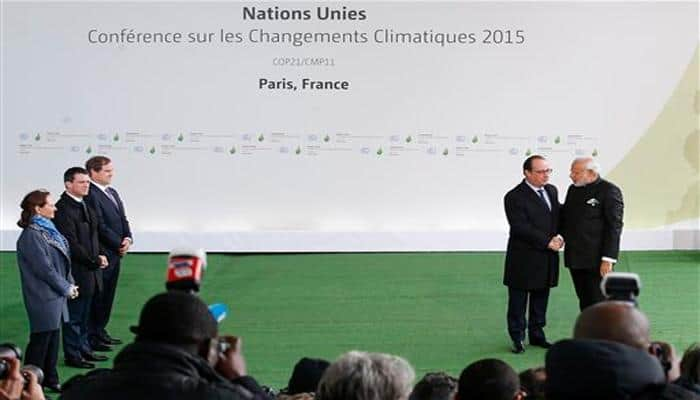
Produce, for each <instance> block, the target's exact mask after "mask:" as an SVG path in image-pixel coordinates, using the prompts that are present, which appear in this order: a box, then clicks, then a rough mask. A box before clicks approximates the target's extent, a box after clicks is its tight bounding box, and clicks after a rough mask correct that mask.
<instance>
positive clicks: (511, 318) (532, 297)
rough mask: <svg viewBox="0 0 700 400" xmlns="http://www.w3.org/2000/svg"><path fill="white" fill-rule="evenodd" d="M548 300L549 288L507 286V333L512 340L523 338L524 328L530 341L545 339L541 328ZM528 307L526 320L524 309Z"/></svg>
mask: <svg viewBox="0 0 700 400" xmlns="http://www.w3.org/2000/svg"><path fill="white" fill-rule="evenodd" d="M528 298H529V307H528ZM548 301H549V288H546V289H539V290H523V289H514V288H510V287H509V288H508V315H507V321H508V334H509V335H510V338H511V339H512V340H513V341H514V342H520V341H523V340H524V339H525V330H526V329H527V331H528V337H529V339H530V342H539V341H543V340H545V335H544V330H543V328H544V326H545V325H546V324H547V302H548ZM528 308H529V316H528V317H529V318H528V320H526V319H525V311H526V310H527V309H528Z"/></svg>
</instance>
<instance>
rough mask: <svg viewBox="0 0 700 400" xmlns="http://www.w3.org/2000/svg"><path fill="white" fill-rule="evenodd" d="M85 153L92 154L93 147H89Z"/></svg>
mask: <svg viewBox="0 0 700 400" xmlns="http://www.w3.org/2000/svg"><path fill="white" fill-rule="evenodd" d="M85 152H86V153H87V154H90V153H92V147H90V146H88V147H87V149H85Z"/></svg>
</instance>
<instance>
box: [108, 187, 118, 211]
mask: <svg viewBox="0 0 700 400" xmlns="http://www.w3.org/2000/svg"><path fill="white" fill-rule="evenodd" d="M105 194H106V195H107V197H108V198H109V199H110V200H112V203H114V205H115V206H116V207H117V208H119V203H117V191H116V190H114V189H113V188H111V187H108V188H107V189H105Z"/></svg>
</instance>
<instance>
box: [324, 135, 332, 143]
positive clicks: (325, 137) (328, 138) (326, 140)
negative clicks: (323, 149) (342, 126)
mask: <svg viewBox="0 0 700 400" xmlns="http://www.w3.org/2000/svg"><path fill="white" fill-rule="evenodd" d="M330 140H331V137H330V136H328V135H326V136H324V137H323V141H324V142H329V141H330Z"/></svg>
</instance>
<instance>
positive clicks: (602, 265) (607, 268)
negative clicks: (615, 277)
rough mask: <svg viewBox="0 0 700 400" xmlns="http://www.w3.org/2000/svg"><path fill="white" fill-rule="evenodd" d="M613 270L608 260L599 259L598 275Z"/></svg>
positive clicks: (603, 274)
mask: <svg viewBox="0 0 700 400" xmlns="http://www.w3.org/2000/svg"><path fill="white" fill-rule="evenodd" d="M612 270H613V263H611V262H610V261H601V262H600V276H605V275H607V274H609V273H611V272H612Z"/></svg>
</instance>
